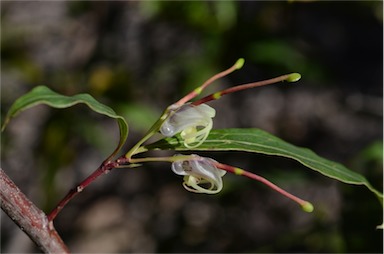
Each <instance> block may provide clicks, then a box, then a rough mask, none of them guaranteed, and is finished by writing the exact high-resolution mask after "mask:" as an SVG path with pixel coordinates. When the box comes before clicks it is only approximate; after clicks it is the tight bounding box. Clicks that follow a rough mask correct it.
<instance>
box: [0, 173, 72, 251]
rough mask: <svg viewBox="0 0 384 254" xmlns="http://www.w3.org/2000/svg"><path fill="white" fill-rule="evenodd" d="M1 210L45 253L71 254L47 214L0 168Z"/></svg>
mask: <svg viewBox="0 0 384 254" xmlns="http://www.w3.org/2000/svg"><path fill="white" fill-rule="evenodd" d="M0 201H1V209H2V210H3V211H4V212H5V213H6V214H7V215H8V216H9V217H10V218H11V219H12V220H13V221H14V222H15V223H16V224H17V225H18V226H19V228H20V229H21V230H23V231H24V232H25V233H26V234H27V235H28V236H29V238H31V240H32V241H33V242H35V243H36V244H37V245H38V246H39V247H40V249H41V250H42V251H44V252H45V253H69V250H68V247H67V246H66V245H65V244H64V242H63V240H62V239H61V238H60V236H59V234H58V233H57V231H56V230H55V229H54V227H53V224H52V223H49V222H48V218H47V216H46V214H45V213H44V212H43V211H41V210H40V209H39V208H37V207H36V206H35V205H34V204H33V203H32V202H31V201H30V200H29V199H28V198H27V197H26V196H25V195H24V194H23V193H22V192H21V190H20V189H19V188H18V187H17V186H16V184H15V183H14V182H13V181H12V180H11V179H10V178H9V177H8V176H7V175H6V174H5V172H4V171H3V169H1V168H0Z"/></svg>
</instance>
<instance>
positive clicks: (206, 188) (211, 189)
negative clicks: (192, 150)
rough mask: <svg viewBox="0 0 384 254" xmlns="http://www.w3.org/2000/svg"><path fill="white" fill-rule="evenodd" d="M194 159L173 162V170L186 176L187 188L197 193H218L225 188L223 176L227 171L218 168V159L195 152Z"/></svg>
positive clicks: (184, 184)
mask: <svg viewBox="0 0 384 254" xmlns="http://www.w3.org/2000/svg"><path fill="white" fill-rule="evenodd" d="M176 156H177V155H176ZM192 156H193V159H190V160H178V161H175V162H173V163H172V171H173V172H175V173H176V174H177V175H183V176H184V182H183V186H184V188H185V189H187V190H188V191H191V192H196V193H206V194H216V193H218V192H220V191H221V189H222V188H223V181H222V179H221V177H222V176H224V175H225V173H226V171H224V170H221V169H218V168H217V167H216V166H215V164H216V163H217V161H215V160H213V159H210V158H205V157H200V156H198V155H195V154H193V155H192Z"/></svg>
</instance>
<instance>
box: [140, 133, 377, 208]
mask: <svg viewBox="0 0 384 254" xmlns="http://www.w3.org/2000/svg"><path fill="white" fill-rule="evenodd" d="M154 149H172V150H178V151H187V150H190V149H188V148H186V147H184V146H183V144H182V142H180V140H179V139H178V137H172V138H165V139H162V140H159V141H157V142H155V143H153V144H149V145H146V146H144V147H143V148H142V149H141V151H140V152H145V151H148V150H154ZM193 150H195V151H245V152H252V153H261V154H268V155H277V156H283V157H287V158H291V159H294V160H297V161H298V162H300V163H302V164H303V165H305V166H307V167H308V168H310V169H313V170H316V171H318V172H320V173H321V174H323V175H325V176H328V177H330V178H333V179H336V180H339V181H341V182H344V183H348V184H357V185H365V186H366V187H368V189H369V190H371V191H372V192H373V193H375V194H376V195H377V197H378V198H379V199H380V202H382V199H383V194H382V193H380V192H379V191H377V190H376V189H375V188H373V187H372V185H371V184H370V183H369V182H368V180H367V179H366V178H365V177H364V176H362V175H360V174H358V173H356V172H353V171H351V170H350V169H348V168H346V167H345V166H343V165H342V164H339V163H336V162H333V161H330V160H327V159H324V158H322V157H320V156H318V155H317V154H315V153H314V152H313V151H311V150H309V149H307V148H302V147H297V146H295V145H292V144H289V143H287V142H285V141H283V140H281V139H280V138H278V137H275V136H273V135H271V134H269V133H268V132H265V131H263V130H260V129H220V130H212V131H211V133H210V134H209V136H208V138H207V139H206V141H205V142H204V143H203V144H201V145H200V146H199V147H196V148H194V149H193Z"/></svg>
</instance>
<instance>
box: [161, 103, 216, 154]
mask: <svg viewBox="0 0 384 254" xmlns="http://www.w3.org/2000/svg"><path fill="white" fill-rule="evenodd" d="M215 114H216V111H215V109H213V108H211V107H210V106H208V105H206V104H200V105H197V106H195V105H192V104H190V103H188V104H184V105H182V106H181V107H179V108H176V109H174V110H173V111H171V112H170V115H169V116H168V118H167V119H166V120H165V121H164V123H163V124H162V125H161V127H160V132H161V134H163V135H164V136H166V137H172V136H174V135H176V134H177V133H180V136H181V138H182V139H183V141H184V145H185V146H186V147H188V148H195V147H198V146H199V145H201V144H202V143H203V142H204V141H205V139H206V138H207V137H208V134H209V132H210V130H211V129H212V125H213V122H212V118H213V117H214V116H215Z"/></svg>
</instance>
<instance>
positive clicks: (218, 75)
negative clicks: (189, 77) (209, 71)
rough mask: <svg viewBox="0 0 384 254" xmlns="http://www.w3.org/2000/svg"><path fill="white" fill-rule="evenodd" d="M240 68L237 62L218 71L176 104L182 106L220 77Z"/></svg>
mask: <svg viewBox="0 0 384 254" xmlns="http://www.w3.org/2000/svg"><path fill="white" fill-rule="evenodd" d="M238 68H239V67H238V66H237V64H234V65H233V66H232V67H230V68H229V69H227V70H225V71H222V72H220V73H217V74H216V75H214V76H212V77H211V78H209V79H208V80H207V81H205V82H204V84H202V85H201V86H200V87H199V88H197V89H195V90H193V91H192V92H190V93H189V94H187V95H186V96H184V97H183V98H181V99H180V100H179V101H178V102H176V103H175V104H176V105H178V106H181V105H183V104H185V103H186V102H188V101H190V100H192V99H193V98H195V97H196V96H198V95H199V94H200V93H201V92H202V91H203V90H204V89H205V88H206V87H207V86H209V85H210V84H212V83H213V82H214V81H215V80H218V79H219V78H222V77H224V76H227V75H228V74H230V73H231V72H233V71H235V70H236V69H238ZM197 91H199V92H197Z"/></svg>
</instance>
